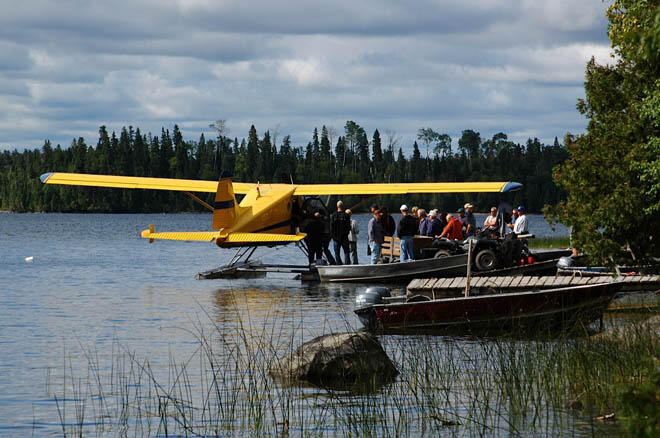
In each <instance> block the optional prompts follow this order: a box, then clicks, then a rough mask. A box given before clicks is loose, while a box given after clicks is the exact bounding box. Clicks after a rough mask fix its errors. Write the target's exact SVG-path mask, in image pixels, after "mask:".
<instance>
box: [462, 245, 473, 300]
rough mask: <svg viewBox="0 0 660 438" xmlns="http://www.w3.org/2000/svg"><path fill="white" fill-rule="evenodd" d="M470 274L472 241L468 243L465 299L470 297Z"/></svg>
mask: <svg viewBox="0 0 660 438" xmlns="http://www.w3.org/2000/svg"><path fill="white" fill-rule="evenodd" d="M471 273H472V239H470V240H469V242H468V259H467V277H466V279H465V294H464V295H465V297H466V298H467V297H469V296H470V274H471Z"/></svg>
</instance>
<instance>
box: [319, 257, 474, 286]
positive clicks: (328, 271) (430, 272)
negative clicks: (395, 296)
mask: <svg viewBox="0 0 660 438" xmlns="http://www.w3.org/2000/svg"><path fill="white" fill-rule="evenodd" d="M467 260H468V255H467V254H458V255H453V256H449V257H442V258H437V259H422V260H414V261H410V262H402V263H399V262H395V263H381V264H377V265H318V266H317V267H316V269H317V270H318V274H319V279H320V280H321V281H322V282H354V283H389V284H392V283H397V284H400V283H407V282H409V281H410V280H413V279H416V278H431V277H455V276H459V275H463V274H464V273H465V270H466V267H467Z"/></svg>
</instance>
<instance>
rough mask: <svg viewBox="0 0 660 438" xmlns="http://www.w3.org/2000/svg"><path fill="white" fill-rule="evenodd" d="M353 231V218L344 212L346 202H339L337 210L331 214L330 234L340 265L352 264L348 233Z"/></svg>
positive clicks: (336, 259) (336, 258)
mask: <svg viewBox="0 0 660 438" xmlns="http://www.w3.org/2000/svg"><path fill="white" fill-rule="evenodd" d="M350 231H351V218H350V217H348V215H347V214H346V213H345V212H344V203H343V202H341V201H338V202H337V211H336V212H334V213H332V216H330V235H331V236H332V245H333V247H334V251H335V261H336V262H337V264H338V265H341V264H345V265H350V264H351V258H350V249H349V244H348V233H349V232H350ZM340 248H341V249H343V250H344V263H342V261H341V255H340V252H341V251H340Z"/></svg>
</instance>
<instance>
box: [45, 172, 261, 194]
mask: <svg viewBox="0 0 660 438" xmlns="http://www.w3.org/2000/svg"><path fill="white" fill-rule="evenodd" d="M41 182H42V183H44V184H63V185H69V186H90V187H113V188H118V189H152V190H175V191H180V192H205V193H215V192H216V190H217V189H218V182H217V181H201V180H194V179H173V178H148V177H141V176H115V175H93V174H86V173H63V172H51V173H44V174H43V175H41ZM232 186H233V188H234V193H238V194H242V195H244V194H246V193H247V192H249V191H250V190H252V189H253V188H254V187H255V184H252V183H239V182H232Z"/></svg>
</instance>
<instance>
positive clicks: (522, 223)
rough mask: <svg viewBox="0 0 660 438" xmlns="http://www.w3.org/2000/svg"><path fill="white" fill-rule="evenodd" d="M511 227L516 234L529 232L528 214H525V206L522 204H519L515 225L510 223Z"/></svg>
mask: <svg viewBox="0 0 660 438" xmlns="http://www.w3.org/2000/svg"><path fill="white" fill-rule="evenodd" d="M509 227H510V228H513V232H514V233H516V234H527V233H529V230H528V222H527V215H526V214H525V207H523V206H522V205H519V206H518V217H517V218H516V222H515V223H514V224H513V225H509Z"/></svg>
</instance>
